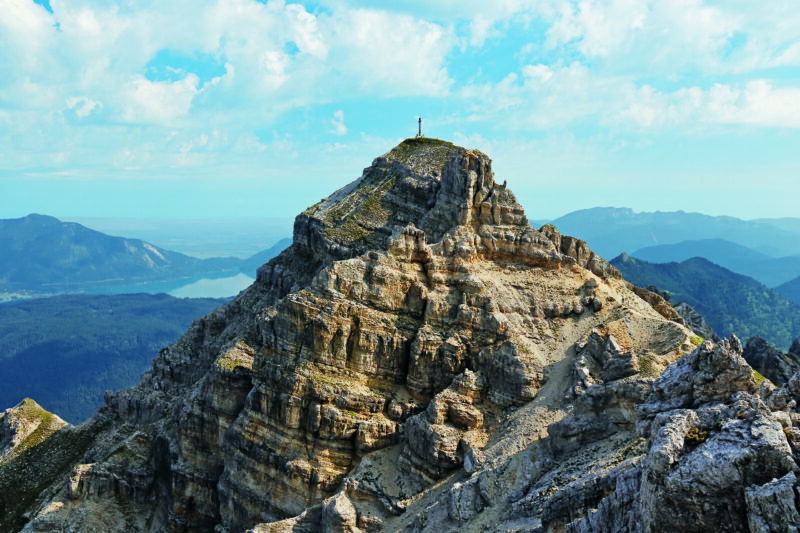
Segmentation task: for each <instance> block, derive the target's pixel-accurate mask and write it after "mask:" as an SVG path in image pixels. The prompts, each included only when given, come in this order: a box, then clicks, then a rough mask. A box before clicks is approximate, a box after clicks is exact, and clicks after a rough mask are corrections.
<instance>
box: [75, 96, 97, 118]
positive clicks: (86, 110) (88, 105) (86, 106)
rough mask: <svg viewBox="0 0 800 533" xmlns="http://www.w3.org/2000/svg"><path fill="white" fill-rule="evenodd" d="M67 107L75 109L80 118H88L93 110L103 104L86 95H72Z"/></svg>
mask: <svg viewBox="0 0 800 533" xmlns="http://www.w3.org/2000/svg"><path fill="white" fill-rule="evenodd" d="M67 107H68V108H70V109H74V110H75V114H76V115H77V116H78V118H86V117H88V116H89V115H90V114H91V113H92V111H94V110H95V109H99V108H100V107H102V104H101V103H100V102H95V101H94V100H92V99H91V98H87V97H86V96H72V97H70V98H67Z"/></svg>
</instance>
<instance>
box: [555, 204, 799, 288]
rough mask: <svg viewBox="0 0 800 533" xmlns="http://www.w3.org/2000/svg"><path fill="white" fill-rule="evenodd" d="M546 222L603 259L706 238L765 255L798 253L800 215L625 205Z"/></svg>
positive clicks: (588, 210)
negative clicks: (748, 216)
mask: <svg viewBox="0 0 800 533" xmlns="http://www.w3.org/2000/svg"><path fill="white" fill-rule="evenodd" d="M550 223H551V224H553V225H555V227H556V228H558V231H559V232H561V233H562V234H565V235H573V236H575V237H578V238H580V239H583V240H585V241H586V242H587V243H588V244H589V246H590V247H591V248H592V250H594V251H595V252H597V253H599V254H600V255H602V256H603V257H605V258H611V257H615V256H617V255H619V254H621V253H623V252H627V253H629V254H631V253H632V252H634V251H637V250H640V249H642V248H645V247H649V246H657V245H663V244H675V243H680V242H682V241H697V240H707V239H723V240H725V241H729V242H731V243H734V244H738V245H740V246H744V247H747V248H750V249H752V250H755V251H756V252H758V253H760V254H763V255H766V256H768V257H787V256H795V255H800V219H793V218H780V219H760V220H742V219H739V218H734V217H728V216H718V217H715V216H709V215H703V214H700V213H686V212H684V211H673V212H662V211H656V212H642V213H637V212H634V211H633V210H632V209H628V208H618V207H594V208H591V209H581V210H579V211H573V212H572V213H568V214H566V215H564V216H562V217H560V218H557V219H555V220H551V221H550ZM797 275H800V272H798V273H797Z"/></svg>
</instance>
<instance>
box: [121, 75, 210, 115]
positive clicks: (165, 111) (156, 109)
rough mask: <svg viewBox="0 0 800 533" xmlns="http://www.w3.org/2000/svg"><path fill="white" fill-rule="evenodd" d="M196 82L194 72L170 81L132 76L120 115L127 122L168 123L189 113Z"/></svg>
mask: <svg viewBox="0 0 800 533" xmlns="http://www.w3.org/2000/svg"><path fill="white" fill-rule="evenodd" d="M198 83H199V79H198V78H197V76H195V75H194V74H189V75H187V76H186V77H185V78H183V79H182V80H178V81H175V82H172V83H170V82H164V81H150V80H148V79H146V78H144V77H139V78H136V79H134V80H133V81H132V82H131V83H130V85H129V87H128V91H127V92H128V102H127V105H126V106H125V109H124V111H123V118H124V119H125V120H126V121H128V122H136V123H138V122H153V123H162V124H169V123H171V122H173V121H174V120H175V119H178V118H181V117H183V116H185V115H186V114H188V113H189V109H190V108H191V106H192V99H193V98H194V96H195V95H196V94H197V92H198V89H197V86H198Z"/></svg>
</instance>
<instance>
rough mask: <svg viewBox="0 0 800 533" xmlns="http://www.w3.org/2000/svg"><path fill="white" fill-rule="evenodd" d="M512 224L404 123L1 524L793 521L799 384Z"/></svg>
mask: <svg viewBox="0 0 800 533" xmlns="http://www.w3.org/2000/svg"><path fill="white" fill-rule="evenodd" d="M527 220H528V219H527V216H526V214H525V211H524V210H523V208H522V206H520V205H519V204H518V203H517V201H516V199H515V197H514V195H513V194H512V193H511V191H510V190H509V189H508V187H507V186H506V184H505V183H503V184H502V185H500V183H498V182H496V181H495V179H494V174H493V172H492V169H491V161H490V160H489V158H488V157H487V156H486V155H484V154H482V153H480V152H478V151H477V150H466V149H464V148H461V147H458V146H455V145H452V144H450V143H447V142H444V141H439V140H435V139H426V138H415V139H407V140H406V141H403V142H402V143H401V144H400V145H399V146H397V147H395V148H394V149H392V150H391V151H390V152H388V153H386V154H384V155H383V156H381V157H378V158H377V159H375V161H374V162H373V164H372V165H370V166H369V167H368V168H366V169H365V170H364V172H363V174H362V175H361V177H360V178H359V179H357V180H356V181H354V182H352V183H350V184H349V185H347V186H345V187H343V188H342V189H340V190H339V191H336V192H335V193H333V194H332V195H330V196H329V197H327V198H326V199H324V200H323V201H321V202H320V203H318V204H316V205H314V206H312V207H310V208H308V209H307V210H305V211H304V212H303V213H301V214H300V215H299V216H298V217H297V218H296V220H295V226H294V228H295V232H294V239H293V243H292V245H291V246H290V247H289V248H288V249H286V250H284V251H283V252H282V253H281V254H280V255H278V256H277V257H275V258H274V259H272V260H271V261H270V262H269V263H267V264H266V265H263V266H262V267H261V268H259V269H258V277H257V279H256V281H255V283H254V284H253V285H252V286H251V287H250V288H249V289H247V290H246V291H243V292H242V293H241V294H240V295H239V296H237V297H236V298H235V299H234V300H232V301H231V302H230V303H228V304H226V305H225V306H223V307H220V308H219V309H216V310H215V311H213V312H212V313H210V314H208V315H206V316H205V317H204V318H203V319H201V320H198V321H196V322H195V323H194V324H193V325H192V327H191V328H190V329H189V330H188V331H187V332H186V334H185V335H184V336H183V337H181V338H180V339H179V340H178V341H176V342H175V343H173V344H172V345H170V346H169V347H167V348H165V349H163V350H161V351H160V352H159V354H158V356H157V357H156V358H155V360H154V361H153V364H152V366H151V369H150V370H149V371H148V372H146V373H145V374H144V375H143V376H142V380H141V382H140V383H139V384H138V385H136V386H135V387H132V388H130V389H128V390H126V391H121V392H119V393H117V394H112V395H108V396H107V398H106V403H105V404H104V406H103V407H102V408H101V410H100V411H99V412H98V413H97V414H96V415H95V416H94V417H93V418H92V419H91V420H90V421H89V423H87V424H85V425H83V426H81V427H79V428H76V430H75V431H69V430H68V429H64V430H61V431H58V432H56V433H55V434H54V435H53V436H52V437H50V438H49V439H47V440H45V441H44V443H42V444H41V445H40V446H37V447H34V448H32V449H31V450H28V452H26V453H27V456H26V459H27V461H26V462H25V465H24V466H25V470H24V473H25V474H26V476H23V475H22V472H23V469H22V467H19V468H16V469H10V467H11V466H12V465H5V466H0V528H5V529H8V530H15V529H19V528H20V527H24V531H25V532H26V533H28V532H31V533H32V532H39V531H59V530H66V531H87V530H91V529H97V530H103V531H105V532H107V533H117V532H122V531H125V532H126V533H128V532H142V533H144V532H148V533H149V532H153V531H173V532H190V531H191V532H198V533H211V532H217V533H233V532H240V531H254V532H256V533H264V532H267V531H285V532H290V531H294V532H298V533H299V532H301V531H303V532H307V531H349V532H353V533H356V532H360V531H420V532H445V533H455V532H459V531H540V532H542V533H561V532H579V531H627V532H628V533H634V532H636V533H640V532H644V531H686V532H689V531H714V530H717V529H722V530H725V531H730V532H737V533H738V532H742V533H744V532H745V531H747V530H748V529H749V524H763V523H767V524H782V523H783V521H785V522H787V523H792V524H795V523H796V524H800V514H798V513H797V510H796V505H795V494H796V492H795V486H796V485H797V478H796V476H795V474H794V472H795V471H798V470H800V467H798V466H797V463H796V462H795V459H794V456H793V448H792V446H793V445H792V444H790V441H792V442H793V441H794V437H793V435H794V431H795V429H798V431H800V428H791V427H790V426H791V425H792V424H793V423H796V421H797V420H800V417H798V416H797V415H798V413H797V412H796V409H795V407H796V405H797V402H796V400H795V394H796V392H797V387H793V386H791V385H792V381H791V380H790V383H789V386H788V387H787V388H786V389H780V390H775V389H774V388H770V385H769V384H766V385H764V386H762V389H760V390H761V391H763V395H759V388H758V385H757V384H756V380H755V376H754V373H753V371H752V369H751V368H750V367H749V366H748V365H747V363H746V362H745V361H744V359H743V358H742V346H741V343H740V342H739V340H738V339H737V338H736V337H731V338H730V339H724V340H721V341H720V342H719V343H717V344H716V345H714V344H712V343H710V342H706V343H701V344H700V346H698V347H697V348H696V349H694V348H695V346H694V344H693V342H692V341H695V342H696V338H695V336H694V335H693V334H692V332H691V331H690V330H688V329H687V328H686V327H684V326H683V325H682V321H680V322H677V321H672V320H667V319H665V318H664V317H663V316H662V315H661V314H659V313H658V312H657V311H656V308H657V307H658V308H662V307H663V306H664V305H665V304H664V301H663V300H662V299H661V298H660V297H658V298H656V296H657V295H655V294H652V293H646V294H645V293H642V294H644V296H645V297H647V298H648V300H647V301H645V300H643V299H641V298H639V297H638V296H637V291H634V290H633V288H632V286H631V284H630V283H628V282H626V281H625V280H623V279H621V277H620V275H619V272H618V271H617V270H616V269H614V268H613V267H612V266H611V265H609V264H608V263H607V262H605V261H604V260H603V259H602V258H600V257H599V256H597V254H595V253H594V252H593V251H592V250H591V249H590V248H589V247H588V246H587V245H586V243H584V242H583V241H580V240H578V239H575V238H572V237H568V236H564V235H562V234H561V233H559V232H558V231H557V230H556V229H555V228H554V227H553V226H551V225H545V226H543V227H542V228H541V230H539V231H537V230H535V229H533V228H532V227H531V226H530V225H529V224H528V221H527ZM638 293H641V291H638ZM648 301H652V302H653V304H652V305H651V304H649V303H648ZM675 319H676V320H677V319H678V317H677V315H675ZM793 409H795V410H793ZM782 424H783V425H782ZM68 438H69V439H70V440H69V442H67V439H68ZM40 450H41V451H40ZM53 450H60V451H61V452H62V453H61V455H60V456H59V459H58V461H57V464H56V467H55V468H54V467H52V466H50V465H49V464H47V462H46V458H48V457H49V456H50V455H51V453H50V452H51V451H53ZM70 462H71V464H72V468H71V470H70V469H69V468H68V467H64V466H63V465H65V464H67V465H68V464H70ZM53 472H57V474H55V475H54V474H53ZM62 472H63V473H62ZM43 485H44V486H43ZM776 494H779V495H780V497H776ZM21 501H22V502H25V503H24V504H20V503H18V502H21ZM699 510H701V511H699ZM772 517H778V518H777V520H776V519H771V518H772ZM9 526H10V527H9Z"/></svg>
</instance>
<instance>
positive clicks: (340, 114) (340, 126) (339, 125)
mask: <svg viewBox="0 0 800 533" xmlns="http://www.w3.org/2000/svg"><path fill="white" fill-rule="evenodd" d="M331 126H333V129H332V130H330V133H333V134H334V135H340V136H341V135H345V134H347V126H345V125H344V111H342V110H341V109H339V110H338V111H336V112H335V113H334V114H333V119H331Z"/></svg>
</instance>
